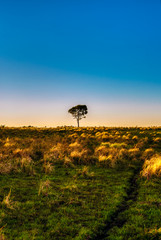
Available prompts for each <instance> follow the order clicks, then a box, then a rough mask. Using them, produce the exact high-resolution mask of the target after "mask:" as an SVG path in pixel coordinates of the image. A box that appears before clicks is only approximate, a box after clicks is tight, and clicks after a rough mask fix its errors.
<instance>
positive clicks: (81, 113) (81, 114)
mask: <svg viewBox="0 0 161 240" xmlns="http://www.w3.org/2000/svg"><path fill="white" fill-rule="evenodd" d="M68 113H71V114H72V116H73V118H75V119H77V124H78V127H79V120H81V119H82V118H85V117H86V116H85V115H86V114H87V113H88V109H87V106H86V105H77V106H75V107H72V108H70V109H69V110H68Z"/></svg>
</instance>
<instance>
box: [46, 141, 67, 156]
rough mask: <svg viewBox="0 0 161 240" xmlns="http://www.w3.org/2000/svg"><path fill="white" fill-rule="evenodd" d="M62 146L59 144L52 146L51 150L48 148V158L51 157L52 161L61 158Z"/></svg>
mask: <svg viewBox="0 0 161 240" xmlns="http://www.w3.org/2000/svg"><path fill="white" fill-rule="evenodd" d="M62 148H63V146H62V144H61V143H58V144H56V145H55V146H53V147H52V148H50V150H49V151H48V153H50V157H52V158H53V159H57V160H58V159H60V158H62V156H63V149H62Z"/></svg>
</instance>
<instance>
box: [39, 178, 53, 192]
mask: <svg viewBox="0 0 161 240" xmlns="http://www.w3.org/2000/svg"><path fill="white" fill-rule="evenodd" d="M50 184H51V182H50V180H48V179H47V180H45V181H41V182H40V185H39V191H38V196H40V195H45V196H47V195H48V193H49V188H50Z"/></svg>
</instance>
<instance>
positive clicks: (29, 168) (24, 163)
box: [20, 156, 35, 175]
mask: <svg viewBox="0 0 161 240" xmlns="http://www.w3.org/2000/svg"><path fill="white" fill-rule="evenodd" d="M20 165H21V169H22V171H24V172H26V173H28V174H31V175H34V174H35V172H34V168H33V160H32V159H31V157H29V156H27V157H23V158H22V159H21V160H20Z"/></svg>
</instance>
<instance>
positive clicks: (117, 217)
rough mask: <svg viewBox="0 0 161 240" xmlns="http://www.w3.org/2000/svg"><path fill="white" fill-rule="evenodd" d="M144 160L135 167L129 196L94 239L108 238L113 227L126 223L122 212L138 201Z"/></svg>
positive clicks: (130, 181) (119, 226)
mask: <svg viewBox="0 0 161 240" xmlns="http://www.w3.org/2000/svg"><path fill="white" fill-rule="evenodd" d="M142 166H143V162H142V161H140V162H138V164H137V166H135V167H134V171H133V175H132V176H131V178H130V179H129V183H128V184H129V187H128V188H127V196H126V197H125V198H124V201H123V202H122V203H121V205H120V206H119V207H118V209H117V211H116V212H115V213H114V214H113V216H112V217H111V220H110V221H108V222H106V226H105V227H104V229H102V230H101V231H100V233H98V234H97V235H96V236H95V237H94V238H93V239H92V240H97V239H100V240H105V239H106V240H107V239H108V237H109V231H110V230H111V229H112V228H113V227H118V228H121V227H123V225H124V224H125V223H126V221H127V219H126V217H122V213H124V212H125V211H126V210H128V209H129V208H130V206H131V205H132V204H133V203H134V202H135V201H136V199H137V196H138V188H139V184H138V178H139V175H140V171H141V169H142Z"/></svg>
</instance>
